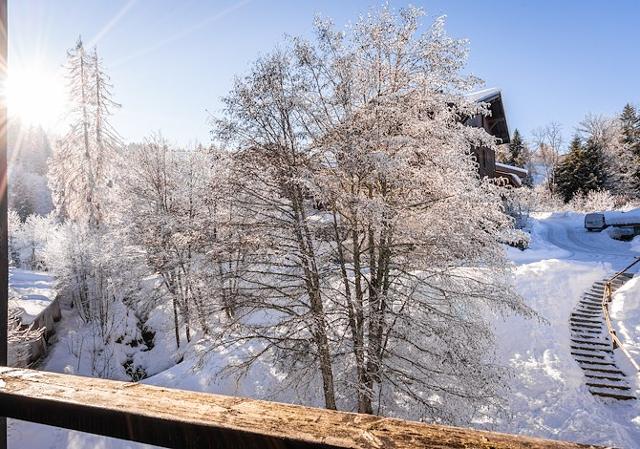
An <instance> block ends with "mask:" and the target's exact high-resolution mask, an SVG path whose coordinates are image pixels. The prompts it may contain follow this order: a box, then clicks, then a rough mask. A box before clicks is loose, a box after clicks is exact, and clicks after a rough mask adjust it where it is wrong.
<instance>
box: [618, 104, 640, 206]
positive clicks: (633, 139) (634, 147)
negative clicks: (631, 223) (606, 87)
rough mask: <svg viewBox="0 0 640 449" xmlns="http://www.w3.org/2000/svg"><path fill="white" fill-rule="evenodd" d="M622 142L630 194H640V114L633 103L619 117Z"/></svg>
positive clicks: (627, 105) (625, 172) (626, 106)
mask: <svg viewBox="0 0 640 449" xmlns="http://www.w3.org/2000/svg"><path fill="white" fill-rule="evenodd" d="M619 122H620V143H621V144H622V152H621V153H622V155H623V156H624V161H623V162H626V163H627V164H624V165H625V170H624V172H623V174H624V175H626V176H625V181H626V184H627V186H628V189H629V192H628V193H629V194H631V195H633V196H636V197H638V196H640V114H638V111H637V110H636V108H635V107H634V106H633V105H631V104H626V105H625V106H624V108H623V109H622V113H621V114H620V118H619Z"/></svg>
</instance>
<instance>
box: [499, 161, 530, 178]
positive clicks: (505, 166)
mask: <svg viewBox="0 0 640 449" xmlns="http://www.w3.org/2000/svg"><path fill="white" fill-rule="evenodd" d="M496 169H498V170H499V169H502V170H507V171H515V172H517V173H518V174H519V175H524V176H527V175H528V174H529V170H527V169H526V168H522V167H516V166H515V165H509V164H501V163H500V162H496Z"/></svg>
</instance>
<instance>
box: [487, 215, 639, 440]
mask: <svg viewBox="0 0 640 449" xmlns="http://www.w3.org/2000/svg"><path fill="white" fill-rule="evenodd" d="M535 218H536V219H535V220H533V221H532V223H531V234H532V242H531V247H530V249H527V250H526V251H519V250H517V249H512V248H509V250H508V254H509V257H510V258H511V260H513V261H514V263H515V264H516V268H515V277H516V285H517V289H518V291H519V293H520V294H521V295H522V296H523V297H524V298H525V299H526V301H527V303H528V305H529V306H531V307H532V308H533V309H535V310H536V311H537V312H538V313H539V314H540V315H541V316H542V317H543V318H544V319H545V320H546V321H547V323H540V322H537V321H532V320H524V319H522V318H517V317H512V318H508V319H507V320H505V321H502V322H498V323H497V324H496V336H497V341H498V348H497V351H498V354H499V356H500V357H501V359H502V361H503V362H504V363H508V364H509V365H511V366H512V367H513V368H514V375H513V377H512V379H511V380H510V382H509V385H510V391H509V392H508V403H509V405H508V407H507V416H506V417H504V418H503V419H501V420H500V422H499V423H497V425H496V426H495V427H494V428H495V429H496V430H500V431H504V432H510V433H519V434H528V435H535V436H540V437H548V438H554V439H561V440H572V441H579V442H583V443H592V444H602V445H613V446H616V447H626V448H633V447H640V407H639V406H638V404H637V402H638V401H634V403H622V402H615V401H610V400H603V399H598V398H596V397H594V396H592V395H591V394H590V393H589V392H588V391H587V389H586V387H585V385H584V376H583V372H582V370H581V369H580V367H579V366H578V364H577V363H576V362H575V361H574V359H573V357H572V356H571V354H570V351H569V327H568V320H569V314H570V313H571V310H572V308H573V306H574V305H575V303H576V302H577V301H578V298H579V296H580V294H581V293H582V292H583V291H584V290H586V289H587V288H588V287H589V286H590V285H591V284H592V283H593V282H594V281H596V280H599V279H602V278H603V277H605V276H606V275H608V274H611V273H612V272H613V271H615V270H619V269H622V268H624V267H625V266H627V265H628V264H629V263H630V262H631V261H632V260H633V257H634V256H635V255H637V253H636V252H634V251H633V250H632V244H631V243H629V242H621V241H616V240H612V239H611V238H610V237H609V236H608V235H607V233H606V232H601V233H592V232H587V231H586V230H585V229H584V226H583V220H584V216H583V215H582V214H576V213H571V212H568V213H559V214H558V213H556V214H551V213H550V214H539V215H537V216H536V217H535ZM635 270H637V268H635ZM635 270H632V271H635ZM639 287H640V282H639V281H638V280H637V279H634V280H632V281H630V282H629V283H628V284H627V285H626V286H625V287H623V289H621V290H620V291H619V293H617V295H616V297H615V299H614V302H613V311H614V312H613V318H614V320H618V319H622V318H625V319H624V320H623V321H620V322H616V325H618V326H619V329H620V330H621V331H622V329H624V331H623V332H622V334H623V335H621V336H622V337H623V338H624V339H627V338H629V339H631V338H632V336H633V338H635V341H636V344H637V347H636V350H637V353H638V354H640V288H639ZM618 309H620V310H618ZM617 310H618V311H617ZM621 310H625V311H626V312H625V313H624V314H623V313H621ZM627 374H628V375H629V377H630V378H631V379H632V383H634V384H635V386H636V394H637V393H639V392H638V390H637V382H633V378H634V377H635V374H634V373H633V371H632V370H627Z"/></svg>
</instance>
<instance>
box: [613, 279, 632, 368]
mask: <svg viewBox="0 0 640 449" xmlns="http://www.w3.org/2000/svg"><path fill="white" fill-rule="evenodd" d="M609 310H610V312H611V320H612V322H613V325H614V326H615V328H616V332H617V334H618V336H619V337H620V338H621V339H622V341H623V342H624V343H625V346H626V347H627V349H628V350H629V352H630V353H631V354H632V355H633V356H634V357H635V359H636V360H637V361H640V277H635V278H633V279H631V280H630V281H628V282H626V283H625V284H624V285H623V286H622V287H620V289H618V290H617V291H616V292H615V293H614V295H613V301H612V302H611V305H610V306H609Z"/></svg>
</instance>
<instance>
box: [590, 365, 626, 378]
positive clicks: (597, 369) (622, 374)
mask: <svg viewBox="0 0 640 449" xmlns="http://www.w3.org/2000/svg"><path fill="white" fill-rule="evenodd" d="M582 369H583V370H585V371H594V372H597V373H607V374H620V375H621V376H624V373H623V372H622V371H620V370H619V369H606V368H591V367H588V366H583V367H582Z"/></svg>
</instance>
